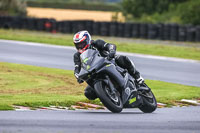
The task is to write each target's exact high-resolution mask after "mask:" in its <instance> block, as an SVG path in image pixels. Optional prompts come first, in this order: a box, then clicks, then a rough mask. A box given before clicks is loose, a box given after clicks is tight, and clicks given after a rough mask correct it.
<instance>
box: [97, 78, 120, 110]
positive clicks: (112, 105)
mask: <svg viewBox="0 0 200 133" xmlns="http://www.w3.org/2000/svg"><path fill="white" fill-rule="evenodd" d="M94 89H95V92H96V94H97V96H98V97H99V99H100V100H101V102H102V103H103V104H104V106H105V107H106V108H108V109H109V110H110V111H111V112H113V113H120V112H121V111H122V109H123V104H122V100H121V98H120V96H119V94H118V93H115V94H111V93H110V92H111V91H110V88H109V86H108V85H107V84H106V83H105V82H103V81H98V82H97V83H96V84H95V85H94Z"/></svg>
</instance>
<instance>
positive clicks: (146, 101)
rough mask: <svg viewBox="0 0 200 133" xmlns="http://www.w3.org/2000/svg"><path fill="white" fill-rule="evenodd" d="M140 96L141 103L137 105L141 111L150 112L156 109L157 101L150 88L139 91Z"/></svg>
mask: <svg viewBox="0 0 200 133" xmlns="http://www.w3.org/2000/svg"><path fill="white" fill-rule="evenodd" d="M140 96H141V97H142V101H143V104H142V105H141V106H140V107H139V109H140V110H141V111H143V112H144V113H152V112H153V111H155V110H156V108H157V101H156V98H155V96H154V94H153V92H152V91H151V90H150V91H143V92H141V93H140Z"/></svg>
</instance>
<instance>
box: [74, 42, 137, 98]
mask: <svg viewBox="0 0 200 133" xmlns="http://www.w3.org/2000/svg"><path fill="white" fill-rule="evenodd" d="M91 45H92V47H94V48H96V49H97V50H98V51H99V52H100V54H101V56H103V57H107V56H111V57H112V56H113V57H114V58H115V62H116V64H117V65H118V66H120V67H122V68H124V69H127V70H128V72H129V74H130V75H131V76H133V77H134V78H135V79H137V78H139V77H140V73H139V72H138V71H137V70H136V69H135V66H134V64H133V62H132V61H131V60H130V59H129V58H128V57H127V56H123V55H115V53H116V45H114V44H111V43H106V42H105V41H103V40H100V39H99V40H96V41H92V43H91ZM80 54H81V53H79V52H78V51H77V52H76V53H75V54H74V64H75V69H74V74H75V76H76V75H77V74H78V73H79V72H80V70H81V60H80ZM76 77H77V76H76ZM77 78H78V77H77ZM77 80H78V82H80V80H79V79H77ZM85 96H86V97H87V98H88V99H90V100H94V99H95V98H96V94H95V92H94V91H93V89H92V88H91V87H90V86H89V85H88V86H87V87H86V88H85Z"/></svg>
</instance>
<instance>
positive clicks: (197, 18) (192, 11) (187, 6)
mask: <svg viewBox="0 0 200 133" xmlns="http://www.w3.org/2000/svg"><path fill="white" fill-rule="evenodd" d="M178 11H179V14H180V18H181V21H182V23H183V24H194V25H200V1H199V0H190V1H188V2H186V3H182V4H180V5H179V6H178Z"/></svg>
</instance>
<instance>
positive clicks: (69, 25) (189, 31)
mask: <svg viewBox="0 0 200 133" xmlns="http://www.w3.org/2000/svg"><path fill="white" fill-rule="evenodd" d="M0 28H5V29H9V28H11V29H28V30H37V31H46V32H52V33H56V32H60V33H76V32H78V31H80V30H88V31H89V32H90V33H91V34H92V35H101V36H114V37H128V38H143V39H157V40H172V41H190V42H200V26H194V25H178V24H161V23H160V24H146V23H120V22H95V21H89V20H81V21H56V20H55V19H46V18H28V17H11V16H0Z"/></svg>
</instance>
